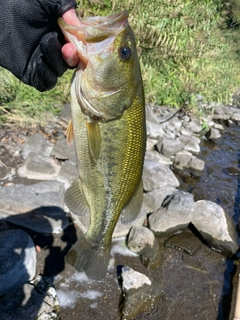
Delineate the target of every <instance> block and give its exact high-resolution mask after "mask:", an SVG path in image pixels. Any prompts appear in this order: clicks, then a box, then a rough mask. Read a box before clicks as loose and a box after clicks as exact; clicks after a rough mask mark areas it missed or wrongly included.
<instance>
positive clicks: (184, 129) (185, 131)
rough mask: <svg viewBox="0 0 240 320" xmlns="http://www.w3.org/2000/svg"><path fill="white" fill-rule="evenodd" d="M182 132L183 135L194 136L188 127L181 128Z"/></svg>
mask: <svg viewBox="0 0 240 320" xmlns="http://www.w3.org/2000/svg"><path fill="white" fill-rule="evenodd" d="M180 133H181V134H182V135H183V136H192V131H190V130H188V129H186V128H183V127H182V128H181V130H180Z"/></svg>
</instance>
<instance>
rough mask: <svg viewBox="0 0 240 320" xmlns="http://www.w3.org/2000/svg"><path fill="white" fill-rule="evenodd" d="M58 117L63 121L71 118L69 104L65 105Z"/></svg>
mask: <svg viewBox="0 0 240 320" xmlns="http://www.w3.org/2000/svg"><path fill="white" fill-rule="evenodd" d="M59 116H60V117H61V118H63V119H66V120H70V118H71V105H70V103H66V104H65V106H64V107H63V108H62V110H61V111H60V113H59Z"/></svg>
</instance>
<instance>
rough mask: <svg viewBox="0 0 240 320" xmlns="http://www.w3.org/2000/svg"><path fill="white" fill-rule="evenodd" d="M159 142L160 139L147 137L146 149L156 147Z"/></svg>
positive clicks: (150, 149) (149, 149)
mask: <svg viewBox="0 0 240 320" xmlns="http://www.w3.org/2000/svg"><path fill="white" fill-rule="evenodd" d="M157 142H158V140H156V139H147V147H146V150H148V151H152V150H154V147H155V145H156V144H157Z"/></svg>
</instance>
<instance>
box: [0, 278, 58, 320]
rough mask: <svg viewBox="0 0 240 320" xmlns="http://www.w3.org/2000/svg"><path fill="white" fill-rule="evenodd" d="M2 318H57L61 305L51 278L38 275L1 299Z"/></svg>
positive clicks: (43, 319)
mask: <svg viewBox="0 0 240 320" xmlns="http://www.w3.org/2000/svg"><path fill="white" fill-rule="evenodd" d="M0 309H1V314H0V319H1V320H3V319H4V320H12V319H14V320H23V319H28V320H36V319H38V320H55V319H56V320H57V319H60V318H59V311H60V306H59V302H58V299H57V295H56V291H55V288H54V287H53V285H52V284H51V279H47V278H45V277H41V276H37V278H36V279H35V280H34V281H32V282H31V283H28V284H25V285H23V286H22V287H19V288H17V289H16V290H13V291H11V292H10V293H8V294H7V295H6V296H4V297H3V298H2V299H1V300H0Z"/></svg>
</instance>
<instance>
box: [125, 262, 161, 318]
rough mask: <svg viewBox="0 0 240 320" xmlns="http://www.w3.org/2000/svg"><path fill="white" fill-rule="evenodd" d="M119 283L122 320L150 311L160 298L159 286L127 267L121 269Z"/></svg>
mask: <svg viewBox="0 0 240 320" xmlns="http://www.w3.org/2000/svg"><path fill="white" fill-rule="evenodd" d="M120 282H121V288H122V300H121V303H120V314H121V319H122V320H130V319H133V318H135V317H136V316H137V315H138V314H139V313H142V312H146V311H151V309H153V308H154V307H155V306H156V305H157V304H158V302H159V300H160V298H161V291H162V286H161V284H159V283H157V282H156V281H153V280H151V279H149V278H148V277H147V276H145V275H144V274H142V273H139V272H137V271H134V270H133V269H131V268H129V267H123V268H122V274H121V279H120Z"/></svg>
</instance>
